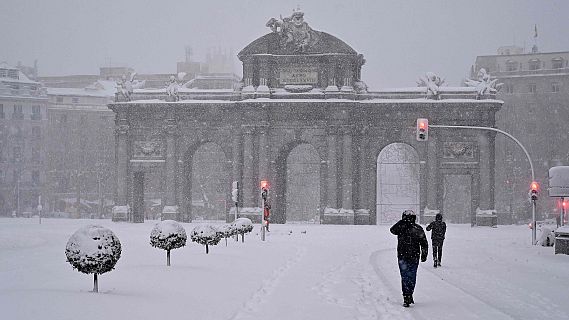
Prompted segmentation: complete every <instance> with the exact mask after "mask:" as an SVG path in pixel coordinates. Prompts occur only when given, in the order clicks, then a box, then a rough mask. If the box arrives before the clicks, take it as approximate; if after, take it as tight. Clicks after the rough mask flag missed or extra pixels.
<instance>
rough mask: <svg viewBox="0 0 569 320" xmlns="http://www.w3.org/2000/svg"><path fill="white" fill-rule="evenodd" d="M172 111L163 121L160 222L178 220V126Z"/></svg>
mask: <svg viewBox="0 0 569 320" xmlns="http://www.w3.org/2000/svg"><path fill="white" fill-rule="evenodd" d="M171 113H173V112H172V111H169V115H168V118H167V119H166V120H165V121H164V128H163V129H164V136H165V138H166V163H165V169H166V184H165V187H166V192H165V194H164V195H165V201H164V204H165V205H164V208H163V210H162V220H178V213H179V208H178V202H177V201H176V172H177V167H178V166H177V163H176V162H177V158H176V136H177V134H178V132H177V131H178V126H177V123H176V119H174V117H173V114H171Z"/></svg>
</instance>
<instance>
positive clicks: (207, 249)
mask: <svg viewBox="0 0 569 320" xmlns="http://www.w3.org/2000/svg"><path fill="white" fill-rule="evenodd" d="M205 253H206V254H208V253H209V246H208V245H207V244H206V245H205Z"/></svg>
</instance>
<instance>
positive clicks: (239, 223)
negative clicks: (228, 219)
mask: <svg viewBox="0 0 569 320" xmlns="http://www.w3.org/2000/svg"><path fill="white" fill-rule="evenodd" d="M231 225H232V226H233V228H235V232H236V233H237V234H240V235H241V242H245V234H246V233H249V232H251V231H253V222H251V219H249V218H238V219H237V220H235V221H233V223H232V224H231Z"/></svg>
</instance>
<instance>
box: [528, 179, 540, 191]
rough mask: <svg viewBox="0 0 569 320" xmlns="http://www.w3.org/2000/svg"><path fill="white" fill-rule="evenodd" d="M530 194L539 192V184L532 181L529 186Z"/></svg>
mask: <svg viewBox="0 0 569 320" xmlns="http://www.w3.org/2000/svg"><path fill="white" fill-rule="evenodd" d="M530 189H531V192H535V193H537V192H538V191H539V183H537V182H535V181H533V182H532V183H531V185H530Z"/></svg>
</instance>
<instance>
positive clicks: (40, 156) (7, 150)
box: [0, 63, 48, 216]
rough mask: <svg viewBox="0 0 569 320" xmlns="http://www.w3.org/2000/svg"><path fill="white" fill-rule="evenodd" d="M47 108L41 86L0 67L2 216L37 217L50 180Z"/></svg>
mask: <svg viewBox="0 0 569 320" xmlns="http://www.w3.org/2000/svg"><path fill="white" fill-rule="evenodd" d="M47 104H48V101H47V94H46V91H45V89H44V88H43V87H42V85H41V84H40V83H39V82H36V81H32V80H30V79H29V78H28V77H27V76H26V75H25V74H24V73H23V72H21V71H20V70H19V69H18V68H16V67H10V66H8V65H7V64H6V63H2V64H0V215H4V216H7V215H17V216H21V215H28V216H29V215H32V214H34V213H36V210H37V206H38V203H39V199H40V195H42V194H43V193H44V190H42V189H43V188H45V180H46V175H45V165H46V162H45V160H46V159H45V140H46V135H45V132H46V124H47Z"/></svg>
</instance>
